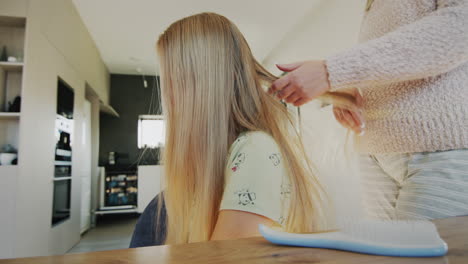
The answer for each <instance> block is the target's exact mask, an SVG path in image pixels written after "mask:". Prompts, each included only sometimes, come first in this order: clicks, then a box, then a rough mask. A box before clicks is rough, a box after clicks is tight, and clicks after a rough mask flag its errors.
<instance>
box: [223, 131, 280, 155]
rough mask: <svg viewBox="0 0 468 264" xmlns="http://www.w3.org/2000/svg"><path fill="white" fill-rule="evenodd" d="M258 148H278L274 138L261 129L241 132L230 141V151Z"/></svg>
mask: <svg viewBox="0 0 468 264" xmlns="http://www.w3.org/2000/svg"><path fill="white" fill-rule="evenodd" d="M257 147H258V148H260V150H279V146H278V144H277V142H276V141H275V139H274V138H273V137H272V136H271V135H270V134H268V133H266V132H263V131H247V132H242V133H241V134H240V135H239V136H238V137H237V139H236V140H235V141H234V142H233V143H232V146H231V149H232V150H231V152H234V150H235V149H237V150H238V149H245V148H257Z"/></svg>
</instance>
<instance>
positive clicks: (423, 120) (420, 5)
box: [327, 0, 468, 154]
mask: <svg viewBox="0 0 468 264" xmlns="http://www.w3.org/2000/svg"><path fill="white" fill-rule="evenodd" d="M359 42H360V44H358V45H356V46H355V47H354V48H352V49H350V50H347V51H345V52H342V53H339V54H336V55H334V56H332V57H330V58H328V59H327V67H328V70H329V74H330V75H329V79H330V84H331V86H332V90H333V91H336V90H342V89H349V88H353V87H356V88H359V89H360V90H361V92H362V95H363V97H364V106H363V110H364V117H365V119H366V134H365V135H364V136H362V137H356V141H357V142H356V143H357V146H358V150H359V151H360V152H364V153H373V154H377V153H409V152H433V151H443V150H450V149H462V148H468V0H437V1H435V0H391V1H389V0H374V1H373V3H372V6H371V7H370V9H369V11H368V12H366V14H365V16H364V20H363V22H362V27H361V33H360V37H359Z"/></svg>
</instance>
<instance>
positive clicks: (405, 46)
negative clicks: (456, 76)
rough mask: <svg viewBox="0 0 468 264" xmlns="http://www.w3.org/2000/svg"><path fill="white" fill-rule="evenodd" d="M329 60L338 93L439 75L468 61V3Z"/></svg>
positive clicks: (447, 1) (448, 3)
mask: <svg viewBox="0 0 468 264" xmlns="http://www.w3.org/2000/svg"><path fill="white" fill-rule="evenodd" d="M438 5H439V6H438V9H437V10H436V11H434V12H432V13H430V14H428V15H427V16H424V17H423V18H421V19H419V20H417V21H415V22H413V23H411V24H408V25H405V26H402V27H400V28H398V29H397V30H395V31H392V32H390V33H388V34H386V35H384V36H382V37H380V38H376V39H373V40H370V41H368V42H364V43H362V44H359V45H357V46H355V47H354V48H352V49H350V50H347V51H345V52H342V53H339V54H337V55H334V56H332V57H330V58H328V59H327V67H328V71H329V74H330V75H329V79H330V83H331V87H332V91H336V90H340V89H342V88H348V87H354V86H370V85H381V84H387V83H393V82H400V81H408V80H416V79H423V78H427V77H430V76H436V75H439V74H442V73H445V72H448V71H450V70H451V69H454V68H456V67H457V66H459V65H461V64H463V63H465V62H467V61H468V0H441V1H439V4H438Z"/></svg>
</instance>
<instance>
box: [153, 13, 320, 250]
mask: <svg viewBox="0 0 468 264" xmlns="http://www.w3.org/2000/svg"><path fill="white" fill-rule="evenodd" d="M157 51H158V54H159V59H160V69H161V72H160V73H161V75H160V77H161V84H162V99H163V110H164V114H165V116H166V120H167V124H166V144H165V148H164V153H163V161H164V166H165V177H164V179H165V192H164V203H165V206H166V210H167V236H166V244H179V243H189V242H197V241H206V240H209V239H210V237H211V234H212V232H213V229H214V226H215V224H216V221H217V217H218V210H219V205H220V201H221V199H222V195H223V189H224V180H225V166H226V162H227V158H228V157H227V155H228V150H229V147H230V145H231V144H232V143H233V141H234V140H235V139H236V138H237V136H238V135H239V134H240V133H241V132H244V131H263V132H265V133H267V134H269V135H271V136H272V137H273V138H274V139H275V141H276V142H277V144H278V145H279V147H280V150H281V153H282V156H283V159H284V162H285V166H286V168H287V172H288V176H289V178H290V182H291V185H292V190H291V200H290V207H289V214H288V217H287V219H286V222H285V224H284V226H285V229H286V230H287V231H290V232H311V231H314V230H317V228H318V226H319V225H320V221H321V220H323V219H324V218H323V216H324V213H323V210H322V209H323V208H322V198H323V190H322V188H321V187H320V184H319V182H318V181H317V179H316V178H315V175H314V171H313V168H312V166H311V162H310V161H309V160H308V158H307V155H306V153H305V150H304V147H303V144H302V142H301V138H300V136H299V135H298V133H297V131H296V130H295V129H294V121H293V118H292V116H291V115H290V113H289V112H288V110H287V109H286V107H285V106H284V105H283V104H281V103H280V102H279V101H278V100H277V99H275V97H273V96H271V95H269V94H268V93H266V92H265V87H268V86H269V85H270V84H271V82H272V81H274V80H276V77H275V76H273V75H272V74H271V73H269V72H268V71H267V70H266V69H264V68H263V67H262V66H261V65H260V64H259V63H258V62H257V61H256V60H255V59H254V57H253V55H252V53H251V51H250V48H249V46H248V44H247V42H246V40H245V39H244V37H243V36H242V34H241V32H240V31H239V30H238V29H237V27H236V26H235V25H234V24H233V23H232V22H230V21H229V20H228V19H227V18H225V17H223V16H221V15H217V14H214V13H202V14H197V15H193V16H190V17H186V18H184V19H181V20H179V21H177V22H175V23H173V24H172V25H170V26H169V28H168V29H167V30H166V31H165V32H164V33H163V34H162V35H161V36H160V37H159V40H158V42H157ZM252 177H255V175H252Z"/></svg>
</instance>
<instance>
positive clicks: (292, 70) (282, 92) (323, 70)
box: [269, 60, 330, 106]
mask: <svg viewBox="0 0 468 264" xmlns="http://www.w3.org/2000/svg"><path fill="white" fill-rule="evenodd" d="M276 67H278V69H280V70H282V71H284V72H289V73H288V74H287V75H286V76H283V77H281V78H279V79H278V80H276V81H274V82H273V84H272V86H271V88H270V89H269V93H275V92H278V93H277V96H278V98H279V99H284V100H285V101H286V102H288V103H292V104H294V105H295V106H301V105H303V104H305V103H307V102H309V101H310V100H312V99H314V98H317V97H318V96H320V95H322V94H324V93H325V92H327V91H328V90H330V82H329V81H328V71H327V67H326V65H325V61H323V60H318V61H304V62H297V63H292V64H278V65H276Z"/></svg>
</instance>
